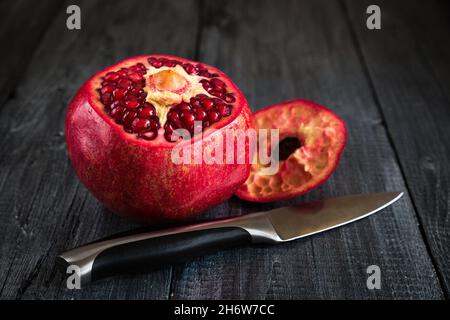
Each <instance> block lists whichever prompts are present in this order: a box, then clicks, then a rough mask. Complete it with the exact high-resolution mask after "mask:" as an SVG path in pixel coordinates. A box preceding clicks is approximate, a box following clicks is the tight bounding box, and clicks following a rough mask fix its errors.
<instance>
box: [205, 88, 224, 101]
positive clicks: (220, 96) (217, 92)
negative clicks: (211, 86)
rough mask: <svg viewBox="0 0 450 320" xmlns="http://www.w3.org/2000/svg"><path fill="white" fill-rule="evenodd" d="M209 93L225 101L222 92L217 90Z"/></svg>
mask: <svg viewBox="0 0 450 320" xmlns="http://www.w3.org/2000/svg"><path fill="white" fill-rule="evenodd" d="M209 93H210V94H211V95H213V96H215V97H219V98H220V99H222V100H223V99H225V94H224V93H223V92H220V91H217V90H211V91H210V92H209Z"/></svg>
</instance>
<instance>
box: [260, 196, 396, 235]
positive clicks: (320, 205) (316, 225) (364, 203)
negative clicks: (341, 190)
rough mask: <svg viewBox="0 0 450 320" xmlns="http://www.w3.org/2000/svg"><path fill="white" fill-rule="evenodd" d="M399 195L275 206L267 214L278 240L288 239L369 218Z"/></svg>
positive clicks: (346, 197) (332, 199)
mask: <svg viewBox="0 0 450 320" xmlns="http://www.w3.org/2000/svg"><path fill="white" fill-rule="evenodd" d="M402 196H403V192H380V193H368V194H358V195H350V196H345V197H339V198H331V199H326V200H321V201H316V202H312V203H308V204H305V205H300V206H295V207H284V208H279V209H274V210H272V211H269V212H268V215H269V220H270V222H271V223H272V226H273V227H274V229H275V231H276V232H277V234H278V236H279V237H280V238H281V240H282V241H291V240H295V239H298V238H303V237H307V236H309V235H312V234H315V233H319V232H322V231H326V230H330V229H333V228H337V227H339V226H343V225H345V224H347V223H351V222H354V221H357V220H359V219H363V218H365V217H368V216H370V215H372V214H374V213H375V212H377V211H380V210H382V209H383V208H386V207H387V206H389V205H391V204H392V203H394V202H396V201H397V200H398V199H400V198H401V197H402Z"/></svg>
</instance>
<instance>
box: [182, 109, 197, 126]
mask: <svg viewBox="0 0 450 320" xmlns="http://www.w3.org/2000/svg"><path fill="white" fill-rule="evenodd" d="M180 119H181V121H182V122H183V124H184V125H185V126H186V127H188V128H190V127H191V126H193V125H194V120H195V117H194V115H193V114H192V112H190V111H183V112H182V113H181V114H180Z"/></svg>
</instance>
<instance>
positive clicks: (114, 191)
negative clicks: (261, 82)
mask: <svg viewBox="0 0 450 320" xmlns="http://www.w3.org/2000/svg"><path fill="white" fill-rule="evenodd" d="M194 121H198V122H196V123H200V124H201V129H200V130H201V131H200V133H201V134H197V135H193V136H189V137H186V136H180V135H176V134H175V133H176V130H177V129H185V130H186V131H187V132H189V133H191V134H194V133H195V128H194ZM250 127H253V121H252V115H251V111H250V109H249V107H248V104H247V101H246V100H245V97H244V96H243V95H242V93H241V92H240V91H239V89H238V88H237V87H236V85H235V84H234V83H233V82H232V81H231V80H230V79H229V78H228V77H227V76H226V75H225V74H224V73H222V72H221V71H219V70H217V69H215V68H213V67H211V66H208V65H206V64H203V63H198V62H193V61H189V60H186V59H182V58H178V57H172V56H162V55H151V56H140V57H134V58H130V59H127V60H124V61H122V62H119V63H117V64H115V65H113V66H111V67H109V68H107V69H105V70H103V71H100V72H99V73H97V74H95V75H94V76H92V77H91V78H90V79H89V80H88V81H86V82H85V83H84V84H83V85H82V87H81V88H80V89H79V91H78V92H77V94H76V95H75V97H74V98H73V100H72V101H71V103H70V106H69V110H68V113H67V117H66V139H67V146H68V152H69V157H70V160H71V162H72V165H73V167H74V169H75V171H76V173H77V175H78V176H79V178H80V180H81V181H82V183H84V184H85V185H86V187H87V188H88V189H89V190H90V191H91V192H92V193H93V194H94V196H95V197H96V198H97V199H98V200H99V201H100V202H102V203H103V204H104V205H105V206H106V207H107V208H109V209H110V210H111V211H113V212H115V213H117V214H120V215H122V216H125V217H129V218H132V219H134V220H138V221H145V222H156V221H161V220H173V219H185V218H189V217H191V216H193V215H195V214H197V213H199V212H202V211H204V210H206V209H208V208H210V207H211V206H214V205H216V204H218V203H220V202H222V201H224V200H226V199H227V198H229V197H230V196H231V195H233V193H234V192H235V191H236V189H237V188H238V187H239V186H240V185H241V184H242V183H243V182H244V181H245V180H246V179H247V177H248V174H249V172H250V164H248V163H244V164H238V163H231V164H227V163H223V164H221V163H212V164H210V163H208V164H207V163H205V162H204V161H201V162H200V163H182V164H177V163H174V161H173V159H172V158H171V154H172V151H173V149H174V148H175V147H177V146H178V147H179V146H180V145H181V146H182V145H188V144H192V145H196V146H199V147H201V148H202V149H203V150H205V149H208V148H209V147H210V146H211V145H212V143H213V140H214V139H215V138H217V137H218V136H222V135H223V136H224V135H225V131H226V130H246V129H248V128H250ZM246 152H249V151H248V144H246Z"/></svg>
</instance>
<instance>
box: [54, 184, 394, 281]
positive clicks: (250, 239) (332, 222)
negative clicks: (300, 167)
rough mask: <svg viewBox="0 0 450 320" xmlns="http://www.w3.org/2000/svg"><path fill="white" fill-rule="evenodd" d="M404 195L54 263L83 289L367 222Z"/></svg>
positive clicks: (244, 220)
mask: <svg viewBox="0 0 450 320" xmlns="http://www.w3.org/2000/svg"><path fill="white" fill-rule="evenodd" d="M402 195H403V192H381V193H368V194H359V195H350V196H344V197H339V198H332V199H326V200H321V201H316V202H312V203H308V204H304V205H299V206H292V207H284V208H278V209H273V210H270V211H264V212H256V213H251V214H247V215H244V216H238V217H233V218H228V219H222V220H215V221H209V222H203V223H198V224H192V225H187V226H182V227H176V228H170V229H166V230H161V231H150V232H141V233H136V234H129V235H122V236H113V237H110V238H107V239H104V240H100V241H97V242H93V243H90V244H87V245H84V246H81V247H78V248H75V249H72V250H70V251H67V252H64V253H63V254H61V255H60V256H58V258H57V263H58V265H60V267H62V268H63V270H64V272H66V270H67V267H68V266H70V265H75V266H77V267H78V270H79V272H78V276H79V277H80V283H81V284H82V285H84V284H87V283H89V282H91V281H95V280H99V279H102V278H106V277H110V276H113V275H116V274H120V273H136V272H145V271H149V270H152V269H157V268H159V267H161V266H164V265H169V264H176V263H181V262H184V261H186V260H189V259H191V258H193V257H195V256H199V255H203V254H205V253H208V252H212V251H216V250H221V249H225V248H229V247H235V246H238V245H245V244H254V243H269V244H275V243H282V242H287V241H292V240H295V239H299V238H303V237H307V236H310V235H312V234H315V233H319V232H322V231H326V230H330V229H333V228H336V227H339V226H342V225H345V224H347V223H350V222H353V221H357V220H359V219H362V218H365V217H367V216H370V215H371V214H373V213H375V212H377V211H379V210H381V209H383V208H385V207H387V206H389V205H390V204H392V203H394V202H396V201H397V200H398V199H400V198H401V197H402Z"/></svg>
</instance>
